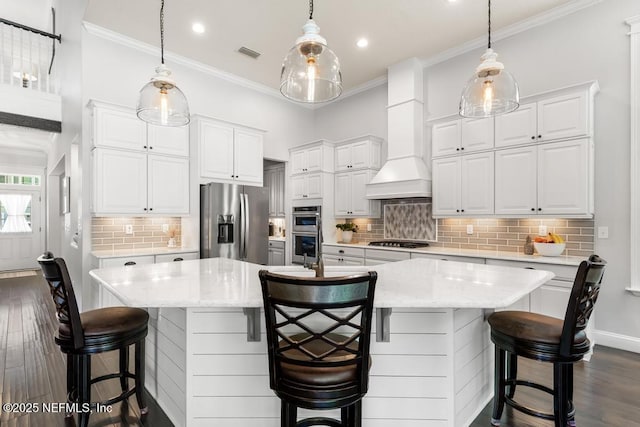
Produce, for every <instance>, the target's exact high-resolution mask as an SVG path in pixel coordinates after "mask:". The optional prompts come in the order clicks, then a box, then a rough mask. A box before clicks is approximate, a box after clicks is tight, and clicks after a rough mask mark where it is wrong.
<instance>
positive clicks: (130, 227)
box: [124, 224, 133, 234]
mask: <svg viewBox="0 0 640 427" xmlns="http://www.w3.org/2000/svg"><path fill="white" fill-rule="evenodd" d="M124 234H133V225H131V224H127V225H125V226H124Z"/></svg>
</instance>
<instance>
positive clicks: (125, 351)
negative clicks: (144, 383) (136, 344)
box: [120, 347, 129, 392]
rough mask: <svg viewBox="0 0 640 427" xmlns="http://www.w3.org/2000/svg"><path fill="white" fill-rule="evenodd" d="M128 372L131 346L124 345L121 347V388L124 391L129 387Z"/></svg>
mask: <svg viewBox="0 0 640 427" xmlns="http://www.w3.org/2000/svg"><path fill="white" fill-rule="evenodd" d="M127 372H129V347H124V348H121V349H120V388H121V389H122V391H123V392H125V391H127V390H128V389H129V379H128V378H127V375H126V374H127Z"/></svg>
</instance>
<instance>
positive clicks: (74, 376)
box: [65, 353, 78, 418]
mask: <svg viewBox="0 0 640 427" xmlns="http://www.w3.org/2000/svg"><path fill="white" fill-rule="evenodd" d="M76 358H77V356H76V355H74V354H71V353H67V401H68V402H69V403H73V402H74V400H75V399H74V393H77V389H78V385H77V384H78V382H77V380H78V368H77V363H76ZM71 417H73V414H72V413H71V412H67V413H66V414H65V418H71Z"/></svg>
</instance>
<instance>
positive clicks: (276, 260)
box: [269, 248, 285, 265]
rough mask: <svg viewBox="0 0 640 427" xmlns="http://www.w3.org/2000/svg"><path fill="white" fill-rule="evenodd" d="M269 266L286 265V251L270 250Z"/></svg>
mask: <svg viewBox="0 0 640 427" xmlns="http://www.w3.org/2000/svg"><path fill="white" fill-rule="evenodd" d="M269 265H285V262H284V249H278V248H275V249H269Z"/></svg>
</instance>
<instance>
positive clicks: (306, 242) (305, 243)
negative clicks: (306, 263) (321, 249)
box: [294, 235, 317, 257]
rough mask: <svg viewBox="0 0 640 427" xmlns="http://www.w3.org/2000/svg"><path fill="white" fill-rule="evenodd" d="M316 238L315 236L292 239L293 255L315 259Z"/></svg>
mask: <svg viewBox="0 0 640 427" xmlns="http://www.w3.org/2000/svg"><path fill="white" fill-rule="evenodd" d="M316 239H317V238H316V237H315V236H301V235H296V236H295V237H294V240H295V242H294V247H295V254H296V255H298V256H304V255H305V254H306V255H307V256H309V257H315V256H316V254H317V252H316V251H317V247H316V246H317V240H316Z"/></svg>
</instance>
